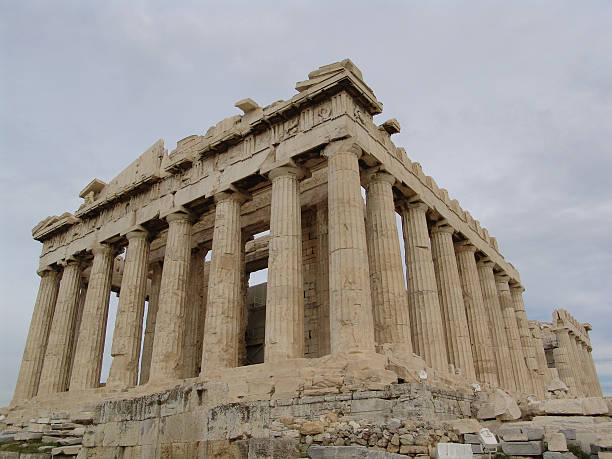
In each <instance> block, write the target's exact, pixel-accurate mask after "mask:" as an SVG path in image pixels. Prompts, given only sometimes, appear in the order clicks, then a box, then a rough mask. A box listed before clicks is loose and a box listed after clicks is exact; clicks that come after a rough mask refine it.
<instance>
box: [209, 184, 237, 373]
mask: <svg viewBox="0 0 612 459" xmlns="http://www.w3.org/2000/svg"><path fill="white" fill-rule="evenodd" d="M215 202H216V210H215V227H214V230H213V245H212V256H211V263H210V273H209V277H208V299H207V301H206V321H205V323H204V344H203V348H202V370H201V373H200V376H202V377H207V376H209V375H210V374H212V373H214V372H216V371H217V370H218V369H222V368H231V367H235V366H237V364H238V362H237V361H236V360H237V355H238V354H237V348H238V343H239V337H238V333H239V330H240V328H241V327H240V317H241V316H240V314H241V311H240V308H241V306H242V290H243V288H242V285H241V284H242V274H241V270H242V260H241V253H242V252H244V246H242V242H243V241H242V231H241V226H240V208H241V205H242V203H243V202H244V196H243V195H241V194H238V193H228V192H223V193H219V194H217V195H216V196H215Z"/></svg>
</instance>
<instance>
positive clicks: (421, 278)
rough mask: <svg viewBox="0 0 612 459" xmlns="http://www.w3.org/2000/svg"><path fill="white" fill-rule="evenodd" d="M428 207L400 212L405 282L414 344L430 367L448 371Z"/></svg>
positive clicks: (418, 205)
mask: <svg viewBox="0 0 612 459" xmlns="http://www.w3.org/2000/svg"><path fill="white" fill-rule="evenodd" d="M427 209H428V207H427V204H425V203H423V202H417V203H412V204H406V205H404V206H403V207H402V209H401V214H402V223H403V224H402V226H403V232H404V249H405V252H406V283H407V286H408V307H409V311H410V326H411V328H412V330H411V331H412V344H413V346H414V351H415V353H416V354H418V355H420V356H421V357H423V358H424V359H425V362H427V364H428V365H430V366H431V367H433V368H436V369H438V370H442V371H444V372H446V371H448V356H447V353H446V345H445V343H444V328H443V325H442V314H441V311H440V303H439V301H438V287H437V284H436V275H435V272H434V265H433V259H432V254H431V248H430V241H429V232H428V229H427V219H426V216H425V212H427Z"/></svg>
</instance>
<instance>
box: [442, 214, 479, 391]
mask: <svg viewBox="0 0 612 459" xmlns="http://www.w3.org/2000/svg"><path fill="white" fill-rule="evenodd" d="M453 233H454V229H453V228H452V227H451V226H449V225H447V224H443V223H441V224H437V225H436V226H435V227H434V228H433V229H432V230H431V252H432V257H433V263H434V271H435V273H436V283H437V285H438V299H439V301H440V309H441V312H442V324H443V326H444V332H445V336H446V350H447V352H448V359H449V363H452V364H453V365H454V366H455V368H460V369H461V372H462V374H463V375H464V377H465V378H466V379H467V380H468V381H476V372H475V370H474V359H473V357H472V347H471V345H470V332H469V328H468V323H467V317H466V311H465V304H464V303H463V293H462V291H461V280H460V279H459V268H458V267H457V259H456V258H455V249H454V245H453Z"/></svg>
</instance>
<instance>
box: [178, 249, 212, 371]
mask: <svg viewBox="0 0 612 459" xmlns="http://www.w3.org/2000/svg"><path fill="white" fill-rule="evenodd" d="M207 252H208V251H207V250H206V249H202V250H200V249H199V248H195V249H193V250H192V252H191V262H190V266H189V283H188V292H187V307H186V309H185V337H184V343H185V344H184V356H183V362H184V363H183V366H184V370H183V371H184V378H195V377H196V376H198V375H199V374H200V362H201V361H202V360H201V358H202V356H201V355H200V353H199V350H200V349H201V348H202V339H201V337H200V336H199V335H198V330H199V328H200V319H201V316H202V314H201V311H202V307H203V301H202V296H201V295H202V282H204V257H205V256H206V253H207Z"/></svg>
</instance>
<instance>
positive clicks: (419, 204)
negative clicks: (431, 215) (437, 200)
mask: <svg viewBox="0 0 612 459" xmlns="http://www.w3.org/2000/svg"><path fill="white" fill-rule="evenodd" d="M403 206H404V207H405V208H406V209H414V210H418V211H421V212H423V213H425V212H427V211H428V210H429V206H428V205H427V204H425V203H424V202H423V201H412V202H407V203H405V204H403Z"/></svg>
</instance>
